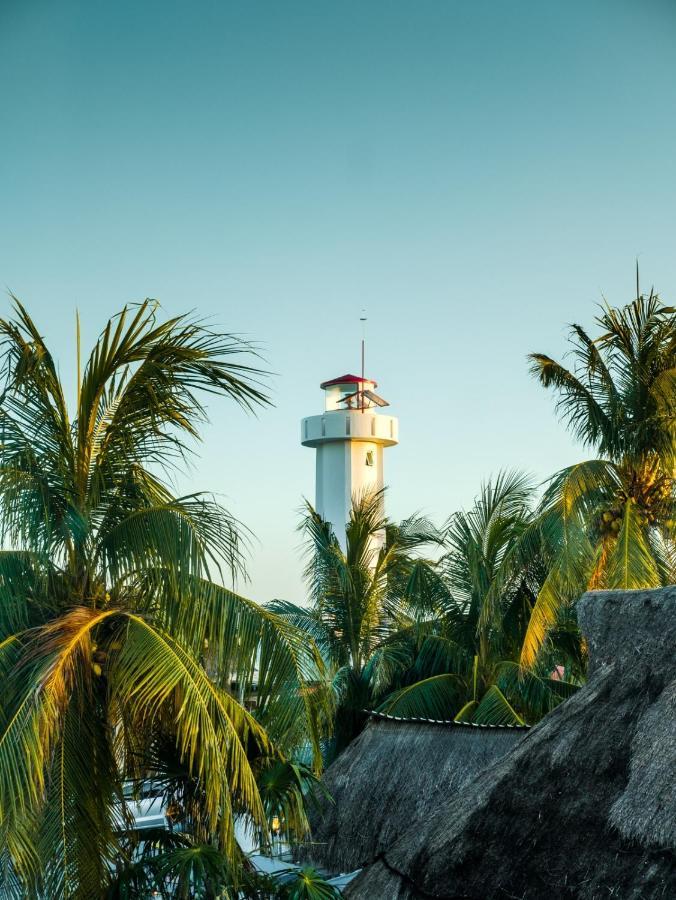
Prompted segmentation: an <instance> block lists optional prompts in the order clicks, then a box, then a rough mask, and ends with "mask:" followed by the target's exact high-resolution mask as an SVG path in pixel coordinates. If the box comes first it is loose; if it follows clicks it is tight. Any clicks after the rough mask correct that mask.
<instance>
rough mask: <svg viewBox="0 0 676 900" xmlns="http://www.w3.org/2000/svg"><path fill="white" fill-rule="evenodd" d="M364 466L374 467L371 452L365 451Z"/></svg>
mask: <svg viewBox="0 0 676 900" xmlns="http://www.w3.org/2000/svg"><path fill="white" fill-rule="evenodd" d="M366 465H367V466H373V465H375V462H374V460H373V450H367V451H366Z"/></svg>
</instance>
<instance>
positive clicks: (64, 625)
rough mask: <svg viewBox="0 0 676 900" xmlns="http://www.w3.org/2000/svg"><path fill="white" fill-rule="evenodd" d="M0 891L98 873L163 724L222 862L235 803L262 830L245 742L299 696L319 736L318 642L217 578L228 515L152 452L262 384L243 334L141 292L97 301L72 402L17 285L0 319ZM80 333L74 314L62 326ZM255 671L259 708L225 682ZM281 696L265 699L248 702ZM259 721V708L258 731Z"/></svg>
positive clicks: (264, 742)
mask: <svg viewBox="0 0 676 900" xmlns="http://www.w3.org/2000/svg"><path fill="white" fill-rule="evenodd" d="M0 342H1V357H0V371H1V372H2V377H3V379H4V384H3V389H2V395H1V397H0V441H1V444H0V534H1V535H2V546H4V548H5V549H4V550H2V551H1V552H0V673H1V675H2V685H3V691H2V696H1V697H0V879H2V880H1V881H0V894H2V896H3V897H5V896H6V897H11V896H12V891H13V890H14V889H16V891H17V892H18V893H19V895H20V896H25V895H30V896H38V897H39V896H45V897H49V898H60V897H82V898H85V897H86V898H93V897H97V896H100V895H101V892H102V890H103V889H104V886H105V885H106V883H107V882H108V880H109V877H110V874H111V862H112V861H113V860H115V859H116V857H117V856H118V855H119V853H120V846H121V831H123V829H121V822H122V823H123V822H124V821H125V820H126V818H127V813H126V807H125V799H124V792H123V782H124V781H125V779H129V778H132V779H136V780H138V779H141V778H143V777H144V775H145V774H146V772H147V771H148V765H149V764H148V762H147V760H148V759H149V758H151V756H152V753H151V748H152V747H153V746H154V744H155V743H156V741H157V737H158V734H162V735H168V736H169V738H170V740H171V742H172V743H173V745H174V747H175V748H176V749H177V751H178V754H179V756H180V758H181V760H182V761H183V763H184V764H185V765H186V766H187V767H188V769H189V771H190V773H191V775H192V776H193V777H194V778H195V779H197V781H198V782H199V784H200V788H201V791H202V796H203V803H202V818H203V823H204V827H205V837H206V838H207V839H208V841H209V842H211V844H212V845H213V846H214V847H216V848H217V849H218V850H219V851H222V853H223V854H224V856H225V858H226V859H227V860H228V861H229V862H230V863H232V864H233V865H234V864H235V862H236V859H237V846H236V840H235V831H234V818H235V816H237V815H240V814H241V815H246V816H248V817H249V818H250V820H251V821H252V822H253V823H255V825H256V826H257V827H258V828H260V829H261V830H263V831H265V829H266V828H268V823H267V819H266V813H265V809H264V804H263V802H262V799H261V796H260V793H259V788H258V785H257V781H256V773H255V760H256V759H257V758H266V757H275V756H277V757H278V756H279V751H278V750H277V749H276V748H275V746H274V744H273V741H272V740H271V737H273V738H274V739H275V740H276V741H277V742H278V745H279V746H281V747H284V743H285V740H286V737H287V733H288V729H289V725H288V723H289V721H290V720H292V719H293V718H294V717H295V718H301V719H302V720H303V722H304V723H305V726H306V729H307V733H308V734H309V736H310V740H311V741H312V742H313V745H314V746H315V748H316V750H317V751H318V734H317V731H316V727H315V726H314V725H313V721H314V716H315V705H316V703H317V702H318V694H317V692H316V691H315V692H313V693H312V692H310V691H306V690H303V689H302V687H303V685H304V683H305V680H306V678H307V677H308V676H309V675H311V676H312V677H313V678H316V673H317V671H318V669H320V668H321V659H320V658H319V656H318V654H317V653H316V652H315V651H314V649H313V647H312V645H311V644H310V643H308V641H307V640H306V638H305V637H304V636H300V635H299V634H298V633H297V632H296V631H295V630H294V629H293V628H292V627H291V626H290V625H289V624H288V623H287V622H285V621H284V620H282V619H280V618H279V617H277V616H275V615H274V614H273V613H271V612H269V611H267V610H265V609H263V608H261V607H259V606H257V605H256V604H255V603H253V602H251V601H249V600H246V599H244V598H242V597H240V596H238V595H237V594H235V593H234V592H233V591H232V590H229V589H227V588H226V587H223V586H222V585H221V584H219V583H218V582H217V581H215V580H213V578H214V576H216V577H218V578H220V576H221V570H223V571H224V572H227V571H228V570H231V571H233V572H237V571H238V570H240V569H241V566H242V542H241V538H240V530H239V529H238V526H237V523H236V521H235V520H234V519H233V518H232V516H230V515H229V514H228V513H227V511H226V510H224V509H223V508H222V507H221V506H220V505H219V504H218V503H217V502H216V501H215V500H214V498H213V497H211V496H207V495H204V494H190V495H188V496H182V497H177V496H175V495H174V493H173V492H172V491H171V489H170V488H169V486H168V484H167V482H166V480H165V479H166V476H167V474H170V473H171V471H172V469H175V468H176V466H177V465H179V464H180V463H181V462H182V461H183V460H184V459H185V458H186V457H187V456H188V454H189V453H190V447H189V442H190V441H191V440H192V439H195V438H197V437H198V428H199V425H200V423H202V422H203V421H204V420H205V419H206V410H205V407H204V405H203V400H202V397H203V395H204V393H207V394H211V395H224V396H226V397H229V398H230V399H232V400H234V401H235V402H236V403H237V404H238V405H240V406H241V407H243V408H244V409H245V410H253V409H255V408H256V407H260V406H262V405H265V404H266V403H267V402H268V401H267V398H266V396H265V394H264V393H263V392H262V390H261V388H260V386H259V381H260V377H261V375H262V372H261V371H260V369H259V368H257V367H256V366H252V365H250V364H249V362H248V359H247V358H250V357H251V355H252V351H253V348H252V347H251V346H250V345H249V344H248V343H246V342H244V341H242V340H241V339H240V338H238V337H236V336H234V335H230V334H226V333H221V332H218V331H214V330H212V329H210V328H207V327H206V326H204V325H203V324H201V323H200V322H198V321H195V320H193V319H191V318H189V317H185V316H180V317H177V318H171V319H168V320H167V321H163V322H161V321H159V320H158V310H157V306H156V304H154V303H153V302H150V301H146V302H144V303H141V304H140V305H138V306H137V307H132V308H125V309H124V310H123V311H122V312H121V313H120V314H119V315H118V316H116V317H115V318H113V319H111V320H110V321H109V322H108V324H107V326H106V328H105V329H104V331H103V332H102V334H101V336H100V338H99V339H98V341H97V342H96V344H95V346H94V349H93V351H92V353H91V355H90V357H89V359H88V361H87V363H86V365H85V367H84V371H83V373H82V375H81V376H80V371H79V368H80V367H79V364H78V381H77V404H76V408H75V412H74V415H73V416H72V417H71V413H70V411H69V408H68V404H67V402H66V396H65V392H64V389H63V385H62V383H61V381H60V379H59V374H58V371H57V366H56V363H55V361H54V359H53V357H52V355H51V354H50V352H49V350H48V348H47V345H46V344H45V342H44V340H43V338H42V336H41V335H40V333H39V331H38V329H37V328H36V326H35V324H34V323H33V321H32V319H31V318H30V316H29V315H28V313H27V311H26V310H25V309H24V307H23V306H22V305H21V304H20V303H19V302H18V300H16V299H15V318H14V319H12V320H4V319H2V320H0ZM78 344H79V334H78ZM254 677H256V680H257V682H258V691H259V701H260V714H259V716H258V717H257V718H256V717H254V716H253V715H252V714H250V713H249V712H248V711H247V710H246V709H245V708H244V707H243V706H242V705H241V704H240V703H239V702H238V701H237V700H236V699H235V697H233V696H232V695H231V693H230V692H229V686H230V684H231V679H233V678H235V679H237V680H238V681H239V682H240V683H243V684H251V682H252V681H253V680H254ZM280 698H283V699H284V703H285V706H286V709H287V714H286V718H281V719H277V720H275V721H272V720H271V719H270V718H269V716H268V713H269V711H270V710H271V709H272V708H274V707H278V706H280ZM264 724H270V725H271V729H270V731H266V728H265V727H264Z"/></svg>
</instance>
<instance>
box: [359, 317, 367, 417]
mask: <svg viewBox="0 0 676 900" xmlns="http://www.w3.org/2000/svg"><path fill="white" fill-rule="evenodd" d="M359 321H360V322H361V411H362V412H364V400H365V394H364V382H365V380H366V375H365V373H364V347H365V344H366V310H365V309H362V311H361V316H360V317H359Z"/></svg>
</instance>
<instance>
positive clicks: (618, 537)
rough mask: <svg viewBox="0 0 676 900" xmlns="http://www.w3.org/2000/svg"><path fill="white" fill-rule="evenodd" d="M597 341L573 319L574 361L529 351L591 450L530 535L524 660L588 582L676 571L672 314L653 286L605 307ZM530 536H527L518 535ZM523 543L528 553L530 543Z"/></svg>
mask: <svg viewBox="0 0 676 900" xmlns="http://www.w3.org/2000/svg"><path fill="white" fill-rule="evenodd" d="M596 322H597V324H598V326H599V327H600V328H601V333H600V334H599V336H598V337H596V338H593V339H592V337H590V336H589V334H587V332H586V331H585V330H584V329H583V328H582V327H581V326H580V325H573V326H572V327H571V343H572V347H573V349H572V354H571V355H572V359H573V366H572V367H571V368H570V369H568V368H566V367H564V366H563V365H561V364H560V363H558V362H556V361H554V360H553V359H551V358H550V357H549V356H545V355H544V354H541V353H534V354H532V355H531V357H530V359H531V361H532V372H533V374H534V375H535V376H536V377H537V378H539V380H540V382H541V384H543V385H544V387H546V388H552V389H554V390H555V391H557V393H558V402H557V409H558V412H559V414H560V415H561V418H562V419H563V421H564V422H565V423H566V425H567V426H568V427H569V429H570V430H571V431H572V433H573V435H574V436H575V437H576V438H577V439H578V440H580V441H581V442H582V444H583V445H584V446H585V447H590V448H593V449H594V450H595V451H596V453H597V456H596V458H595V459H591V460H587V461H585V462H582V463H577V464H576V465H573V466H569V467H567V468H566V469H564V470H563V471H561V472H558V473H557V474H556V475H554V476H553V478H552V479H551V481H550V483H549V485H548V487H547V490H546V492H545V494H544V497H543V501H542V504H541V509H540V516H539V522H538V531H539V535H538V538H537V539H538V540H542V539H543V540H544V542H545V544H546V545H547V547H548V550H549V559H550V570H549V574H548V577H547V579H546V580H545V582H544V584H543V585H542V588H541V590H540V592H539V595H538V598H537V602H536V604H535V607H534V610H533V615H532V617H531V622H530V625H529V628H528V630H527V633H526V636H525V641H524V647H523V653H522V657H521V661H522V663H523V664H524V665H533V664H534V662H535V661H536V659H537V655H538V653H539V652H540V649H541V647H542V645H543V641H544V640H545V637H546V634H547V632H548V630H549V628H550V627H552V625H553V623H554V622H555V620H556V617H557V615H558V614H559V611H560V610H561V609H562V607H565V606H566V605H569V604H570V603H572V602H573V601H575V600H576V599H577V598H578V597H579V596H580V594H581V593H582V592H583V591H584V590H586V589H588V588H626V589H629V588H649V587H657V586H659V585H662V584H668V583H672V582H673V581H674V579H675V577H676V553H675V547H674V522H675V521H676V509H675V506H674V500H675V495H674V486H675V481H674V474H675V469H674V463H675V460H676V455H675V452H676V417H675V413H676V311H675V310H674V309H673V308H672V307H668V306H664V305H663V304H662V303H661V302H660V300H659V297H658V296H657V294H655V293H654V292H653V291H651V292H650V294H649V295H647V296H646V295H643V294H640V293H639V291H638V272H637V297H636V299H635V300H634V301H633V302H632V303H630V304H629V305H627V306H624V307H622V308H620V309H615V308H611V307H609V306H606V307H604V308H603V310H602V313H601V315H600V316H599V317H598V318H597V319H596ZM531 536H532V535H530V534H529V535H527V536H526V543H527V542H528V540H530V537H531ZM526 552H529V551H528V550H526Z"/></svg>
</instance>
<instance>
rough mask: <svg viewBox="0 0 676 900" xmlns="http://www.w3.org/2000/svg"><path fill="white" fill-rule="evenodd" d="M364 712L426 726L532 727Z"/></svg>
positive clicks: (526, 729)
mask: <svg viewBox="0 0 676 900" xmlns="http://www.w3.org/2000/svg"><path fill="white" fill-rule="evenodd" d="M364 712H365V713H366V715H367V716H368V717H369V718H371V719H389V720H390V721H392V722H411V723H416V722H422V723H424V724H425V725H449V726H451V727H454V728H497V729H503V728H508V729H512V730H517V731H528V729H529V728H530V727H531V726H530V725H511V724H508V723H505V724H502V725H490V724H488V723H486V722H458V721H457V719H427V718H425V717H423V716H393V715H392V714H391V713H384V712H380V711H379V710H377V709H365V710H364Z"/></svg>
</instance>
